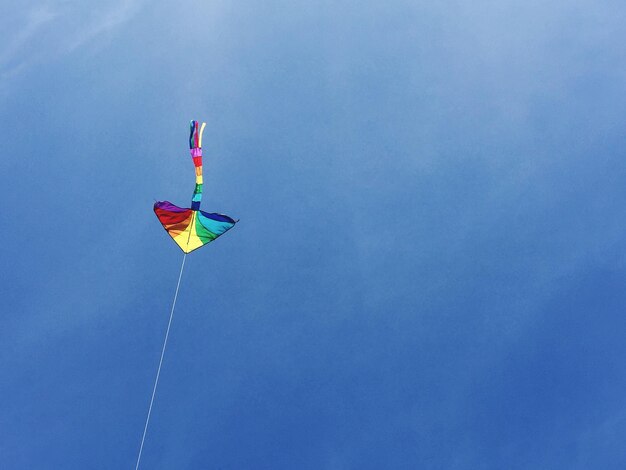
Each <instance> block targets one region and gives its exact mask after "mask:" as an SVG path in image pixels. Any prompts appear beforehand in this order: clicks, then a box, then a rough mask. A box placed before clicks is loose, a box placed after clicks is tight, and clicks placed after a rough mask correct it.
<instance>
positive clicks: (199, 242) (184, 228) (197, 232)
mask: <svg viewBox="0 0 626 470" xmlns="http://www.w3.org/2000/svg"><path fill="white" fill-rule="evenodd" d="M199 124H200V123H199V122H198V121H191V131H190V133H189V150H190V152H191V159H192V160H193V165H194V167H195V168H196V187H195V189H194V191H193V196H192V198H191V207H190V208H184V207H178V206H176V205H174V204H172V203H171V202H169V201H157V202H155V203H154V213H155V214H156V216H157V217H158V219H159V222H161V225H163V228H164V229H165V230H166V231H167V233H168V234H169V235H170V237H172V239H173V240H174V241H175V242H176V244H177V245H178V246H179V247H180V249H181V250H183V253H185V254H184V255H183V262H182V264H181V266H180V273H179V274H178V283H177V284H176V293H175V294H174V300H173V302H172V309H171V310H170V319H169V321H168V323H167V329H166V330H165V339H164V340H163V347H162V348H161V359H160V360H159V367H158V368H157V373H156V377H155V379H154V385H153V387H152V397H151V398H150V406H149V407H148V413H147V416H146V422H145V424H144V428H143V435H142V436H141V444H140V446H139V453H138V455H137V463H136V465H135V470H139V463H140V461H141V454H142V452H143V446H144V442H145V440H146V433H147V432H148V424H149V423H150V415H151V413H152V405H153V404H154V397H155V395H156V391H157V386H158V384H159V377H160V376H161V366H162V365H163V356H165V348H166V347H167V339H168V338H169V334H170V327H171V326H172V318H173V317H174V309H175V308H176V299H177V298H178V289H179V288H180V280H181V278H182V277H183V269H184V268H185V259H186V258H187V254H188V253H191V252H192V251H194V250H196V249H198V248H200V247H202V246H204V245H206V244H207V243H210V242H212V241H213V240H215V239H216V238H217V237H219V236H220V235H222V234H224V233H226V232H227V231H228V230H230V229H231V228H233V227H234V226H235V224H236V223H237V221H235V220H233V219H231V218H230V217H228V216H227V215H223V214H215V213H209V212H204V211H201V210H200V203H201V202H202V184H203V182H202V133H203V132H204V126H205V125H206V123H204V122H203V123H202V125H201V126H199Z"/></svg>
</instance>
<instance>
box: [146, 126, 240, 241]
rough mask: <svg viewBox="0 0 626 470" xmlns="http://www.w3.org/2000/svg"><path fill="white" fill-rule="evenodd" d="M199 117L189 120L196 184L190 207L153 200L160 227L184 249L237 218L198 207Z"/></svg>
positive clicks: (213, 236)
mask: <svg viewBox="0 0 626 470" xmlns="http://www.w3.org/2000/svg"><path fill="white" fill-rule="evenodd" d="M198 124H199V123H198V121H191V126H190V128H191V132H190V134H189V149H190V151H191V158H192V160H193V164H194V166H195V167H196V188H195V189H194V191H193V197H192V198H191V208H190V209H185V208H182V207H178V206H175V205H174V204H172V203H171V202H168V201H157V202H155V203H154V213H155V214H156V216H157V217H158V218H159V222H161V225H163V228H165V230H166V231H167V233H169V235H170V237H172V238H173V239H174V241H175V242H176V244H177V245H178V246H179V247H180V249H181V250H183V252H185V253H190V252H192V251H193V250H196V249H198V248H200V247H201V246H204V245H206V244H207V243H209V242H212V241H213V240H215V239H216V238H217V237H219V236H220V235H222V234H223V233H224V232H226V231H228V230H230V229H231V228H233V226H234V225H235V223H236V221H234V220H233V219H231V218H230V217H228V216H227V215H222V214H212V213H208V212H204V211H201V210H200V202H201V201H202V133H203V132H204V126H205V125H206V123H204V122H203V123H202V126H200V128H199V129H198Z"/></svg>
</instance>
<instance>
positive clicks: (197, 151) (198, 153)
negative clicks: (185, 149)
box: [189, 121, 206, 211]
mask: <svg viewBox="0 0 626 470" xmlns="http://www.w3.org/2000/svg"><path fill="white" fill-rule="evenodd" d="M204 126H206V122H203V123H202V125H200V123H199V122H198V121H191V123H190V125H189V130H190V132H189V151H190V153H191V158H192V160H193V165H194V167H195V168H196V188H195V189H194V190H193V197H192V198H191V209H192V210H194V211H197V210H200V203H201V202H202V133H203V132H204Z"/></svg>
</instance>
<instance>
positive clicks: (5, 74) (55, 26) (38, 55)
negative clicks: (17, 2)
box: [0, 0, 143, 79]
mask: <svg viewBox="0 0 626 470" xmlns="http://www.w3.org/2000/svg"><path fill="white" fill-rule="evenodd" d="M142 5H143V1H142V0H122V1H118V2H114V3H113V4H109V5H104V6H102V7H100V8H97V9H90V10H87V11H85V9H84V6H82V5H81V4H79V3H71V4H67V3H65V2H63V3H61V2H51V3H48V4H42V5H37V6H36V7H32V8H30V9H29V10H28V11H26V12H24V13H23V14H22V15H21V16H22V18H23V20H22V22H23V25H24V26H23V27H21V28H20V29H19V30H17V31H15V32H14V33H13V34H12V36H10V37H9V38H8V40H7V41H6V42H5V46H4V48H1V49H0V76H1V77H2V78H3V79H7V78H11V77H14V76H16V75H18V74H19V73H20V72H22V71H23V70H24V69H25V68H27V67H30V66H33V65H34V64H36V63H39V62H41V61H44V60H50V59H56V58H59V57H61V56H63V55H65V54H69V53H71V52H73V51H75V50H76V49H78V48H80V47H82V46H84V45H86V44H88V43H90V42H91V41H93V40H94V39H96V38H98V37H101V36H103V35H106V34H108V33H111V32H112V31H113V30H115V28H117V27H119V26H121V25H123V24H125V23H127V22H128V21H130V20H131V19H132V18H133V17H134V16H135V15H136V14H137V13H138V11H139V10H140V9H141V6H142ZM77 25H78V27H77Z"/></svg>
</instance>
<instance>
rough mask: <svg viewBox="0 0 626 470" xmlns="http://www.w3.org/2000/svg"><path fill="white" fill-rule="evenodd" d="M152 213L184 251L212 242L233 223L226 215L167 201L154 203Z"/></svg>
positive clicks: (188, 251)
mask: <svg viewBox="0 0 626 470" xmlns="http://www.w3.org/2000/svg"><path fill="white" fill-rule="evenodd" d="M154 213H155V214H156V216H157V217H158V218H159V221H160V222H161V224H162V225H163V228H165V230H167V233H169V234H170V237H172V239H173V240H174V241H175V242H176V244H177V245H178V246H179V247H180V249H181V250H183V251H184V252H185V253H190V252H192V251H193V250H196V249H198V248H200V247H201V246H204V245H206V244H207V243H209V242H212V241H213V240H215V239H216V238H217V237H219V236H220V235H222V234H223V233H224V232H226V231H228V230H230V229H231V228H232V227H233V226H234V225H235V221H234V220H233V219H231V218H230V217H228V216H227V215H222V214H210V213H208V212H204V211H200V210H198V211H194V210H192V209H184V208H182V207H178V206H175V205H174V204H172V203H171V202H168V201H162V202H157V203H156V204H154Z"/></svg>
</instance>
